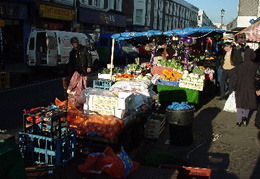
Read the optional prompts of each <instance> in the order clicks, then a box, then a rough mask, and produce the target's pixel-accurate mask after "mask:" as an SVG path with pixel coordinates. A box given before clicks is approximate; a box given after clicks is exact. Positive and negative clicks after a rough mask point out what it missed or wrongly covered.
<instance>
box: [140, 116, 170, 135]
mask: <svg viewBox="0 0 260 179" xmlns="http://www.w3.org/2000/svg"><path fill="white" fill-rule="evenodd" d="M165 121H166V116H165V115H164V114H158V113H152V115H151V116H150V117H149V118H148V119H147V122H146V128H145V133H144V134H145V137H146V138H150V139H158V138H159V136H160V134H161V133H162V131H163V130H164V129H165V123H166V122H165Z"/></svg>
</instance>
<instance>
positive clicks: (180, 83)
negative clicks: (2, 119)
mask: <svg viewBox="0 0 260 179" xmlns="http://www.w3.org/2000/svg"><path fill="white" fill-rule="evenodd" d="M222 32H223V31H222V30H219V29H217V28H211V27H203V28H186V29H183V30H181V29H177V30H172V31H167V32H161V31H154V30H150V31H147V32H125V33H121V34H114V35H113V36H112V38H113V43H112V44H114V42H115V41H116V40H117V41H118V40H129V39H134V38H138V37H143V36H146V37H148V38H150V40H151V41H152V45H151V60H150V62H141V63H140V64H128V65H127V66H125V67H123V68H118V67H114V64H113V47H112V53H111V54H112V55H111V63H110V64H108V69H102V71H103V72H104V73H103V72H102V73H99V74H98V79H97V80H94V81H93V88H92V87H84V84H80V85H78V81H80V83H83V81H84V79H80V80H78V79H76V78H75V80H78V81H77V83H74V82H73V80H74V79H71V82H70V85H69V87H68V89H67V87H66V85H64V90H65V96H66V100H65V101H60V100H59V99H55V101H54V102H53V104H52V105H50V106H48V107H38V108H33V109H31V110H28V111H25V114H24V119H23V120H24V130H23V131H22V132H20V134H19V137H20V138H19V141H20V147H21V152H22V154H23V157H24V158H27V159H30V160H31V161H32V162H37V163H39V164H44V163H46V164H52V165H62V164H64V163H66V162H67V161H69V159H70V158H73V157H74V156H75V152H76V145H77V146H78V147H79V148H80V150H79V151H80V152H82V151H84V150H85V148H87V147H86V146H85V144H84V143H85V142H86V143H87V142H89V141H90V142H91V145H94V143H95V142H97V143H98V144H100V143H102V145H104V146H110V147H114V149H118V150H119V151H120V152H121V153H124V152H128V151H130V150H131V149H132V148H133V147H136V146H137V145H138V144H140V140H142V139H143V137H147V138H150V139H156V138H159V135H160V133H161V132H162V131H163V130H164V128H165V125H166V124H165V123H166V122H165V121H166V118H165V115H164V114H160V115H159V114H157V113H156V111H154V109H155V108H154V107H155V106H156V103H158V102H183V101H185V102H187V103H194V104H198V103H199V94H200V91H203V88H204V86H205V85H204V84H205V83H204V82H205V80H207V79H211V78H212V77H213V74H214V70H211V69H209V68H207V67H204V66H203V65H198V63H199V60H200V57H202V56H203V57H204V58H201V59H203V60H207V59H212V58H213V57H212V56H210V55H211V54H212V53H213V50H212V49H213V44H214V43H213V42H212V41H213V39H215V40H216V39H219V38H220V35H219V34H221V33H222ZM208 37H210V39H207V38H208ZM202 42H203V45H202ZM198 43H199V44H198ZM170 47H171V48H172V49H173V50H174V51H175V52H176V53H175V54H172V55H173V56H172V57H171V58H166V57H165V58H158V61H157V62H155V60H154V58H155V52H156V51H157V50H158V49H159V48H161V49H163V50H164V52H165V51H166V50H167V48H170ZM196 51H197V52H199V53H198V54H197V56H196V54H193V53H195V52H196ZM154 89H156V90H155V91H157V92H158V94H156V92H155V91H154ZM78 90H79V91H78ZM67 95H68V96H67ZM181 104H183V103H181ZM182 107H188V108H189V109H190V107H191V108H192V110H194V107H193V106H192V105H190V106H189V105H186V103H185V105H182ZM185 109H187V108H184V110H185ZM174 110H176V109H174ZM177 110H178V109H177ZM192 114H193V113H192ZM189 124H190V123H189ZM144 126H146V128H145V127H144ZM188 127H190V126H188ZM189 130H190V128H189ZM189 132H190V131H189ZM35 141H36V142H35ZM76 141H77V142H76ZM36 143H37V144H36ZM122 146H123V147H124V149H122V148H121V147H122ZM44 148H46V150H47V148H48V152H45V153H44V152H43V151H44ZM67 148H68V149H67ZM58 149H59V150H58ZM46 150H45V151H46ZM55 151H58V152H56V153H55ZM43 153H44V157H42V155H43ZM43 159H46V160H47V161H46V160H43ZM129 171H130V170H129Z"/></svg>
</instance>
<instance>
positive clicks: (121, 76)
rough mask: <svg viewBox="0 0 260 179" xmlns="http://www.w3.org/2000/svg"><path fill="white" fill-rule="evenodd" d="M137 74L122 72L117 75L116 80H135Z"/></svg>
mask: <svg viewBox="0 0 260 179" xmlns="http://www.w3.org/2000/svg"><path fill="white" fill-rule="evenodd" d="M135 76H136V75H135V74H133V73H131V74H129V73H120V74H117V75H116V76H115V79H116V81H118V80H133V79H134V77H135Z"/></svg>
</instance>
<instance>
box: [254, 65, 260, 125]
mask: <svg viewBox="0 0 260 179" xmlns="http://www.w3.org/2000/svg"><path fill="white" fill-rule="evenodd" d="M255 88H256V95H257V111H256V116H255V127H256V128H257V129H260V65H258V68H257V70H256V73H255Z"/></svg>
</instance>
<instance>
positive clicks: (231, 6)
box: [186, 0, 239, 25]
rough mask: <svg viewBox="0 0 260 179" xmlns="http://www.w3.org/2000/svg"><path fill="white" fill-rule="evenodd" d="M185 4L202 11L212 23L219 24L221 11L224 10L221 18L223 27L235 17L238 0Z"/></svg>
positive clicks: (211, 0)
mask: <svg viewBox="0 0 260 179" xmlns="http://www.w3.org/2000/svg"><path fill="white" fill-rule="evenodd" d="M186 2H188V3H190V4H192V5H194V6H196V7H198V8H199V9H202V10H204V12H205V13H206V15H207V16H208V17H209V19H210V20H211V21H212V22H213V23H220V22H221V12H220V11H221V9H224V10H225V13H224V16H223V23H224V24H225V25H227V24H228V23H230V22H231V21H232V20H234V19H235V18H236V17H237V13H238V12H237V7H238V2H239V0H186Z"/></svg>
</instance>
